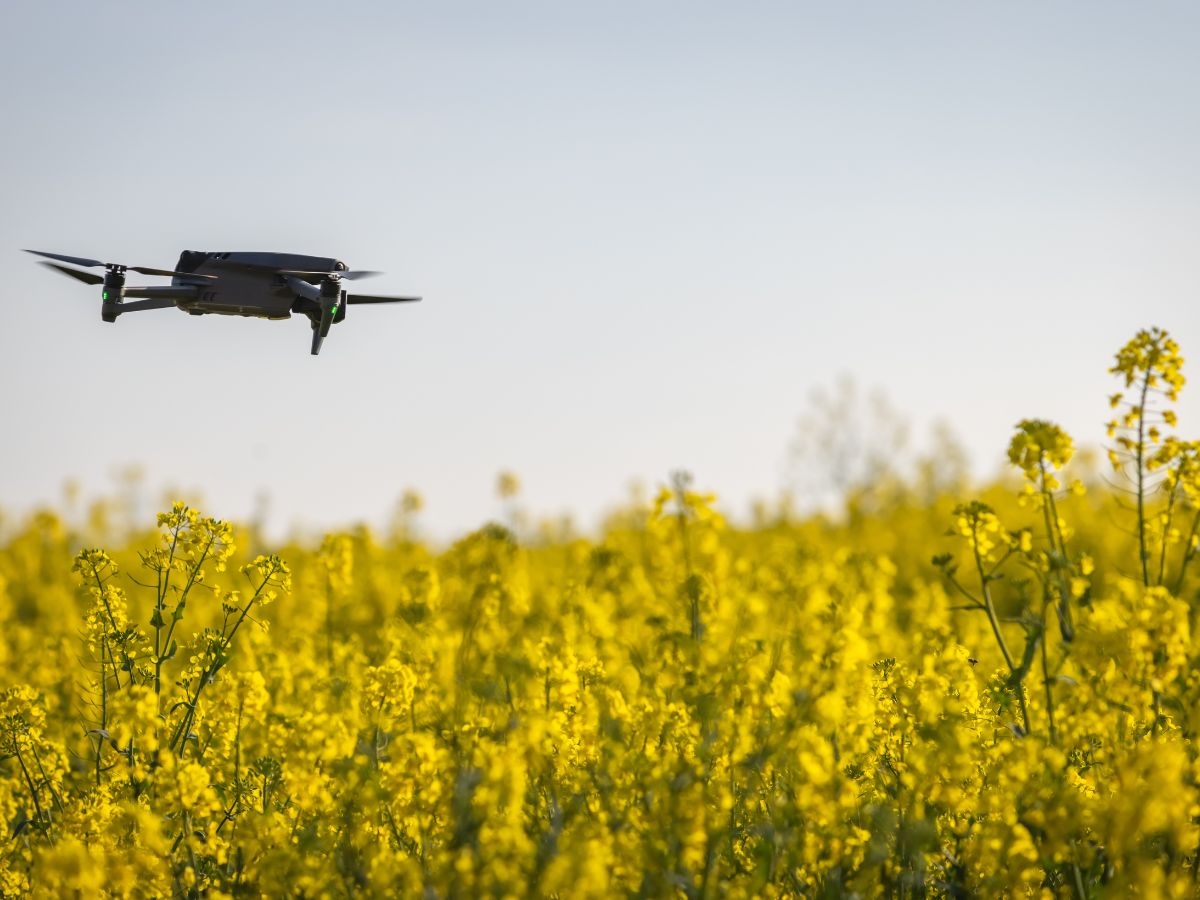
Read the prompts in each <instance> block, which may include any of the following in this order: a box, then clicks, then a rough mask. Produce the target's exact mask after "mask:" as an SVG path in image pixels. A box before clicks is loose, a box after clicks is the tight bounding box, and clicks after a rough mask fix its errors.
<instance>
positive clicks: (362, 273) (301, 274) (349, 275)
mask: <svg viewBox="0 0 1200 900" xmlns="http://www.w3.org/2000/svg"><path fill="white" fill-rule="evenodd" d="M279 274H280V275H291V276H294V277H296V278H330V277H332V278H339V279H340V278H345V279H346V280H347V281H357V280H358V279H359V278H374V277H375V276H376V275H382V274H383V273H382V272H374V271H371V270H370V269H359V270H357V271H351V272H309V271H305V270H303V269H280V270H279Z"/></svg>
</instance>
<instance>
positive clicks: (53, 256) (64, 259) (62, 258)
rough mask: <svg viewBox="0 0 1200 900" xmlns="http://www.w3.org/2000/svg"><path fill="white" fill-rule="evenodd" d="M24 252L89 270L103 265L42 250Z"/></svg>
mask: <svg viewBox="0 0 1200 900" xmlns="http://www.w3.org/2000/svg"><path fill="white" fill-rule="evenodd" d="M25 252H26V253H32V254H34V255H35V256H44V257H46V258H47V259H57V260H59V261H61V262H69V263H74V264H75V265H77V266H88V267H89V268H90V267H95V266H102V265H104V263H102V262H100V260H98V259H87V258H86V257H83V256H64V255H63V254H61V253H47V252H45V251H44V250H26V251H25Z"/></svg>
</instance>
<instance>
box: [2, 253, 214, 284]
mask: <svg viewBox="0 0 1200 900" xmlns="http://www.w3.org/2000/svg"><path fill="white" fill-rule="evenodd" d="M25 252H26V253H33V254H34V255H36V256H45V257H47V258H48V259H58V260H61V261H62V262H69V263H74V264H75V265H77V266H88V267H89V268H93V269H94V268H96V267H97V266H113V265H117V263H104V262H100V260H98V259H86V258H85V257H82V256H64V255H63V254H61V253H46V252H45V251H44V250H26V251H25ZM125 268H126V269H128V270H129V271H130V272H140V273H141V274H142V275H165V276H166V277H167V278H171V277H173V276H175V275H182V276H184V277H185V278H204V279H207V280H209V281H212V280H215V279H216V277H217V276H216V275H197V274H195V273H194V272H175V271H172V270H171V269H152V268H150V267H148V266H125ZM100 280H101V281H103V280H104V279H100ZM97 283H99V282H97Z"/></svg>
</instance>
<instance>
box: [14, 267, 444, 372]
mask: <svg viewBox="0 0 1200 900" xmlns="http://www.w3.org/2000/svg"><path fill="white" fill-rule="evenodd" d="M25 252H26V253H36V254H37V255H38V256H45V257H48V258H50V259H57V260H60V261H61V262H67V263H73V264H75V265H77V266H86V267H90V268H101V267H102V268H103V269H104V270H105V272H104V277H101V276H99V275H96V274H93V273H92V272H81V271H79V270H78V269H71V268H68V267H67V266H60V265H59V264H58V263H52V262H46V263H42V265H44V266H49V267H50V268H52V269H56V270H58V271H59V272H62V273H63V274H64V275H70V276H71V277H72V278H74V279H75V280H76V281H82V282H83V283H84V284H91V285H97V284H99V285H103V286H104V288H103V293H102V295H101V297H102V304H101V306H100V318H101V319H103V320H104V321H105V322H115V321H117V316H120V315H124V314H125V313H130V312H140V311H141V310H143V309H167V308H169V307H172V306H175V307H178V308H179V309H182V310H183V311H184V312H188V313H191V314H192V315H193V316H203V315H208V314H216V315H221V316H257V317H258V318H262V319H288V318H291V315H292V313H300V314H301V315H304V316H308V321H309V322H311V323H312V329H313V338H312V353H313V356H316V355H317V354H318V353H320V352H321V342H322V341H324V340H325V335H327V334H329V327H330V326H331V325H333V324H334V323H335V322H341V321H342V320H343V319H345V318H346V307H347V306H350V305H354V304H356V303H409V302H414V301H417V300H420V299H421V298H420V297H380V296H377V295H374V294H348V293H346V291H344V290H342V282H343V281H353V280H354V279H356V278H368V277H370V276H372V275H378V274H380V273H379V272H352V271H349V270H348V269H347V268H346V264H345V263H344V262H342V261H341V260H337V259H331V258H329V257H325V256H302V255H300V254H297V253H205V252H202V251H199V250H184V251H183V253H181V254H180V255H179V263H178V264H177V265H176V266H175V269H174V271H170V270H167V269H150V268H147V267H146V266H123V265H121V264H119V263H106V262H101V261H100V260H98V259H84V258H82V257H79V256H63V255H62V254H60V253H43V252H42V251H41V250H27V251H25ZM126 272H139V273H141V274H142V275H162V276H165V277H168V278H170V279H171V283H170V284H169V285H157V286H155V285H152V286H148V287H126V286H125V273H126ZM128 297H143V298H146V299H142V300H135V301H134V302H132V303H126V302H125V300H126V298H128Z"/></svg>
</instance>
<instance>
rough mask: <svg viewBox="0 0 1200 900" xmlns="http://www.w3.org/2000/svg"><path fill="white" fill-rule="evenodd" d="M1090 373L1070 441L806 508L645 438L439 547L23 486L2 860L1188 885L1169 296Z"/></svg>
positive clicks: (403, 892)
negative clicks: (735, 486) (998, 465)
mask: <svg viewBox="0 0 1200 900" xmlns="http://www.w3.org/2000/svg"><path fill="white" fill-rule="evenodd" d="M1112 376H1113V394H1112V396H1111V397H1110V398H1109V403H1108V406H1110V407H1111V410H1112V413H1111V415H1112V420H1111V422H1110V423H1109V424H1108V433H1107V435H1105V434H1104V432H1103V427H1102V425H1101V423H1099V422H1098V423H1097V431H1096V434H1089V435H1082V436H1079V437H1080V439H1081V440H1082V441H1083V442H1085V443H1095V444H1099V443H1101V442H1105V445H1106V446H1107V447H1109V448H1110V454H1109V457H1110V458H1109V460H1108V462H1107V463H1105V464H1104V466H1103V467H1102V468H1095V467H1093V468H1091V469H1089V468H1088V467H1087V466H1085V465H1081V464H1080V461H1079V460H1078V459H1075V458H1074V456H1075V445H1074V442H1073V440H1072V437H1071V436H1069V435H1067V434H1065V433H1064V432H1063V431H1062V430H1061V429H1060V428H1059V427H1058V426H1056V425H1055V424H1053V423H1052V422H1050V421H1044V420H1032V419H1031V420H1025V421H1022V422H1020V423H1017V425H1016V427H1015V429H1014V433H1013V436H1012V443H1011V445H1010V447H1009V450H1008V453H1009V459H1010V460H1011V463H1012V472H1011V478H1009V479H1001V480H999V481H998V482H996V483H994V484H991V485H988V486H984V487H982V488H980V489H978V491H977V492H975V493H974V494H966V495H955V494H952V493H947V492H945V491H941V490H936V489H930V490H919V489H917V486H914V485H907V486H906V485H898V486H894V489H892V490H889V491H887V492H882V493H881V494H880V496H885V499H883V500H879V501H877V502H874V503H871V504H869V505H863V504H857V505H856V504H853V503H851V504H850V506H849V507H848V511H847V512H846V514H844V515H838V516H833V515H813V516H808V517H803V518H798V517H795V516H786V515H779V516H765V517H763V519H762V520H761V521H758V522H756V523H755V524H754V525H753V526H742V527H735V526H734V525H732V524H731V523H729V522H727V521H726V520H725V519H724V518H723V517H722V516H721V515H720V514H719V513H718V512H717V510H716V506H715V500H714V498H713V497H711V496H708V495H705V494H703V493H701V492H699V491H698V490H696V489H694V488H693V486H692V484H691V483H690V481H689V480H688V479H687V478H686V477H683V476H679V477H676V478H675V479H673V480H672V481H671V483H670V486H668V487H665V488H663V490H662V491H661V493H660V494H659V495H658V496H657V497H656V498H655V499H653V500H652V501H650V502H647V503H646V504H644V505H640V506H639V505H637V504H633V505H631V506H630V507H629V508H627V509H625V510H623V511H622V512H621V513H619V514H617V515H614V516H613V517H612V518H611V520H610V521H609V523H608V524H607V526H606V527H605V528H604V530H603V531H602V532H601V533H599V534H598V535H596V536H594V537H593V538H590V539H584V538H575V537H570V536H558V537H552V536H548V535H534V534H525V533H523V532H520V531H519V530H514V529H511V528H506V527H503V526H500V525H495V524H492V525H487V526H485V527H483V528H482V529H480V530H479V531H477V532H475V533H473V534H470V535H468V536H466V537H464V538H462V539H461V540H459V541H458V542H457V543H455V544H453V545H452V546H450V547H448V548H441V549H435V548H432V547H430V546H427V545H425V544H423V543H422V542H420V541H418V540H416V539H414V537H413V532H412V530H411V529H410V528H409V527H408V520H406V519H402V520H401V521H400V523H399V524H398V525H397V527H395V528H394V529H392V530H391V532H390V533H386V534H383V533H374V532H372V531H370V530H368V529H366V528H360V529H356V530H353V531H351V532H348V533H338V534H330V535H328V536H326V537H325V538H324V539H323V540H322V541H320V542H319V543H313V544H312V545H302V544H300V543H297V544H296V545H294V546H279V547H267V546H262V538H261V537H260V536H259V535H258V534H257V532H256V531H255V530H254V529H253V528H248V527H239V526H238V525H236V524H231V523H227V522H223V521H219V520H217V519H215V518H210V517H209V516H207V515H205V514H202V513H201V512H200V511H198V510H196V509H193V508H190V507H189V506H186V505H184V504H182V503H177V504H175V505H174V507H173V508H171V509H169V510H167V511H166V512H164V513H162V514H160V515H159V516H158V518H157V524H156V527H155V528H153V529H149V528H148V527H147V528H146V529H145V530H144V531H143V532H142V533H137V534H132V535H129V536H126V537H124V538H122V539H120V540H119V541H116V544H118V545H113V546H105V547H104V549H97V548H93V547H89V546H86V543H85V536H86V534H85V532H83V531H81V530H80V527H79V526H74V527H68V525H67V524H66V522H65V520H64V519H63V518H60V517H59V516H56V515H54V514H51V513H42V514H38V515H36V516H33V517H31V518H30V519H28V520H27V521H25V522H23V523H22V524H20V525H19V526H17V527H10V528H9V530H8V535H7V537H6V539H5V542H4V544H3V546H2V547H0V627H2V629H3V640H0V673H2V675H0V678H2V681H0V688H2V690H0V818H2V820H3V823H4V828H5V835H4V851H3V855H2V856H0V894H2V895H3V896H5V897H23V896H35V897H106V896H111V897H210V898H220V897H281V896H294V897H313V898H315V897H358V896H362V897H427V898H434V897H447V898H449V897H464V898H473V897H525V896H539V897H562V898H569V897H625V896H632V897H680V898H717V897H721V898H726V897H728V898H750V897H846V896H860V897H876V896H886V897H970V896H984V897H989V896H1016V897H1025V896H1047V897H1060V896H1061V897H1075V898H1085V897H1125V896H1140V897H1147V898H1160V897H1194V896H1197V895H1200V827H1198V823H1200V791H1198V789H1197V775H1198V774H1200V753H1198V752H1197V744H1196V739H1197V731H1198V729H1200V670H1198V668H1197V660H1198V658H1200V647H1198V645H1197V642H1196V639H1195V634H1196V626H1197V622H1196V611H1197V601H1198V599H1200V577H1198V576H1197V569H1198V568H1200V566H1197V565H1196V564H1195V560H1194V557H1195V555H1196V553H1197V543H1198V522H1200V519H1198V516H1200V443H1195V442H1186V441H1183V440H1181V439H1179V438H1178V437H1177V436H1176V430H1177V429H1176V426H1177V422H1176V416H1175V412H1174V404H1175V401H1176V400H1177V398H1178V395H1179V392H1180V390H1181V388H1182V387H1183V384H1184V378H1183V374H1182V359H1181V358H1180V352H1179V348H1178V347H1176V345H1175V344H1174V342H1173V341H1172V340H1171V339H1170V337H1169V336H1168V335H1167V334H1166V333H1164V332H1162V331H1159V330H1156V329H1155V330H1149V331H1145V332H1142V333H1140V334H1138V335H1137V336H1136V337H1134V339H1133V340H1131V341H1130V342H1129V343H1128V344H1127V345H1126V346H1125V347H1123V348H1121V349H1120V351H1119V352H1118V353H1117V354H1116V357H1115V361H1114V364H1113V368H1112ZM1093 400H1095V401H1096V402H1097V406H1098V408H1099V407H1100V406H1101V405H1102V404H1103V399H1102V398H1080V400H1079V402H1081V403H1087V402H1092V401H1093ZM511 488H512V485H509V489H511ZM417 505H418V503H417V500H416V498H410V502H409V505H408V507H407V508H408V510H409V512H410V513H411V512H412V511H413V510H414V509H415V508H416V506H417ZM145 524H146V525H147V526H149V525H150V524H151V523H149V522H147V523H145ZM101 526H102V523H101ZM96 530H99V531H103V528H102V527H100V526H98V527H97V528H94V529H92V532H93V533H94V532H95V531H96ZM102 537H103V535H102Z"/></svg>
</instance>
